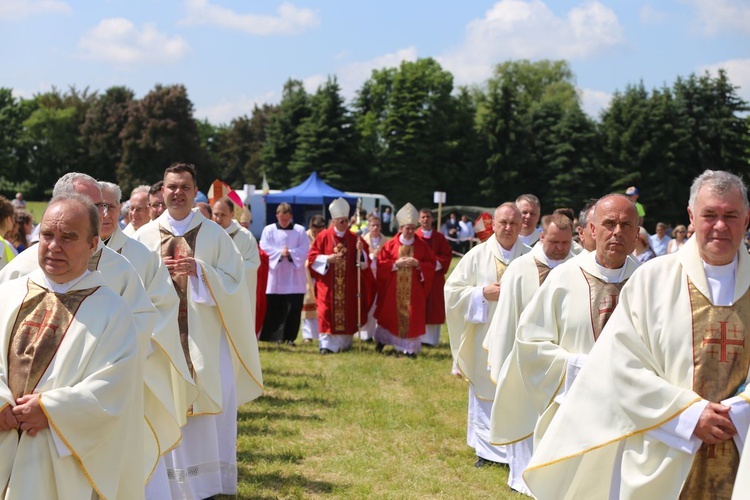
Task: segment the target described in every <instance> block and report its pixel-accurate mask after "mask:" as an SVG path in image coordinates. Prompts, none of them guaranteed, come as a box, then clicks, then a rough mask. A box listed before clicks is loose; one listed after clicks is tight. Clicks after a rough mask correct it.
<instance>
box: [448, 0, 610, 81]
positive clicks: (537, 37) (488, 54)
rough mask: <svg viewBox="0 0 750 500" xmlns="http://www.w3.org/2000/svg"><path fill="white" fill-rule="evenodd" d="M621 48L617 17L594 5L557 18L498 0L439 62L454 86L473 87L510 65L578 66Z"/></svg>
mask: <svg viewBox="0 0 750 500" xmlns="http://www.w3.org/2000/svg"><path fill="white" fill-rule="evenodd" d="M622 42H623V35H622V27H621V26H620V22H619V21H618V19H617V16H616V15H615V13H614V12H613V11H612V10H611V9H609V8H608V7H606V6H604V5H603V4H602V3H600V2H598V1H595V0H594V1H590V2H586V3H584V4H582V5H580V6H578V7H575V8H573V9H571V10H570V11H569V12H568V13H567V14H566V15H565V16H564V17H559V16H556V15H555V14H554V13H553V12H552V11H551V10H550V9H549V7H547V5H546V4H545V3H544V2H542V1H541V0H501V1H500V2H497V3H496V4H495V5H494V6H493V7H492V8H491V9H490V10H488V11H487V12H486V13H485V16H484V17H483V18H481V19H475V20H473V21H471V22H470V23H469V24H468V26H467V28H466V37H465V39H464V42H463V43H462V44H461V45H460V46H459V47H457V48H455V49H453V50H451V51H449V52H447V53H446V54H444V55H442V56H441V57H438V60H439V61H440V63H441V64H442V65H443V67H444V68H446V69H447V70H448V71H450V72H452V73H453V75H454V76H455V77H456V82H457V83H476V82H479V81H481V80H484V79H486V78H488V77H489V76H490V75H491V73H492V68H493V67H494V66H495V65H496V64H498V63H501V62H503V61H506V60H509V59H544V58H546V59H567V60H575V59H578V60H580V59H586V58H589V57H592V56H594V55H596V54H598V53H600V52H603V51H605V50H607V49H609V48H611V47H613V46H616V45H619V44H621V43H622Z"/></svg>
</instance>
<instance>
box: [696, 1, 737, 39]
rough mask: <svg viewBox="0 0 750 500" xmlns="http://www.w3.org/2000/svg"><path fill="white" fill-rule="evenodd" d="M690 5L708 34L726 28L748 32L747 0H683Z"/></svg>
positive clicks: (719, 32)
mask: <svg viewBox="0 0 750 500" xmlns="http://www.w3.org/2000/svg"><path fill="white" fill-rule="evenodd" d="M684 1H685V2H687V3H688V4H690V5H692V6H693V7H694V8H695V10H696V15H697V16H698V23H699V25H700V26H701V29H702V30H703V31H704V32H705V33H706V34H708V35H719V34H722V33H725V32H726V31H727V30H731V31H739V32H740V33H745V34H750V2H748V1H747V0H684Z"/></svg>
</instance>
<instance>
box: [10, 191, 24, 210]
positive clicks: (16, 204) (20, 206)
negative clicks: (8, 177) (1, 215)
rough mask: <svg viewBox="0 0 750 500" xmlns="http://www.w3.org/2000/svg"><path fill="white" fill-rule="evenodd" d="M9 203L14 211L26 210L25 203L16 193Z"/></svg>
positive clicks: (20, 195) (21, 195) (20, 194)
mask: <svg viewBox="0 0 750 500" xmlns="http://www.w3.org/2000/svg"><path fill="white" fill-rule="evenodd" d="M11 203H12V204H13V209H14V210H26V202H25V201H23V194H22V193H16V198H15V199H14V200H13V201H11Z"/></svg>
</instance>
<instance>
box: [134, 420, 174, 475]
mask: <svg viewBox="0 0 750 500" xmlns="http://www.w3.org/2000/svg"><path fill="white" fill-rule="evenodd" d="M143 420H145V421H146V425H147V426H148V428H149V429H151V434H153V435H154V441H156V448H157V450H158V452H157V454H156V456H157V457H159V458H158V459H157V460H156V463H155V464H154V466H153V467H152V468H151V472H149V473H148V475H147V476H146V480H145V481H144V482H143V485H144V486H146V485H147V484H148V482H149V481H151V476H153V475H154V471H156V468H157V467H158V466H159V460H161V457H162V456H163V455H164V454H163V453H162V452H161V443H159V438H158V437H157V436H156V429H154V426H153V425H151V421H150V420H149V419H148V417H147V416H146V415H143ZM180 435H182V432H180Z"/></svg>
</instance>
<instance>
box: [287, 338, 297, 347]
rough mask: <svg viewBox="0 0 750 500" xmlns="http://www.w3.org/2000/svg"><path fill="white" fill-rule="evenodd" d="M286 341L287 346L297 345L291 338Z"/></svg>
mask: <svg viewBox="0 0 750 500" xmlns="http://www.w3.org/2000/svg"><path fill="white" fill-rule="evenodd" d="M286 343H287V345H288V346H289V347H297V344H295V343H294V341H293V340H287V341H286Z"/></svg>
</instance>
